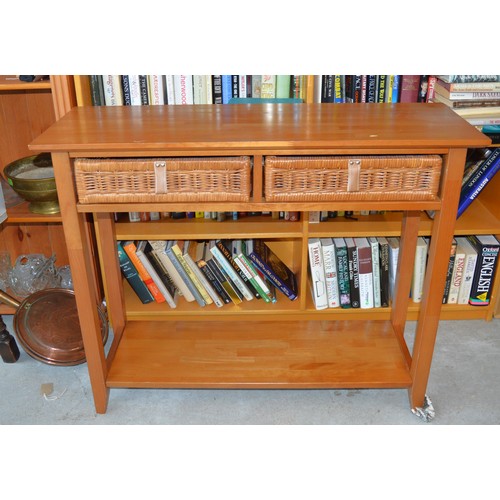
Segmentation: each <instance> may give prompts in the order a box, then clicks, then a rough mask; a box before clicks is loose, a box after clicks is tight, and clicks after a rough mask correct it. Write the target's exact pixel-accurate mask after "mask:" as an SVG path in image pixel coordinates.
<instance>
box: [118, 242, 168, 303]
mask: <svg viewBox="0 0 500 500" xmlns="http://www.w3.org/2000/svg"><path fill="white" fill-rule="evenodd" d="M122 246H123V250H125V252H126V254H127V255H128V257H129V259H130V260H131V261H132V263H133V264H134V266H135V268H136V269H137V272H138V273H139V276H140V277H141V279H142V281H144V283H145V284H146V286H147V287H148V290H149V291H150V292H151V295H153V297H154V298H155V300H156V302H158V303H162V302H165V297H164V296H163V294H162V293H161V292H160V290H159V288H158V286H157V285H156V283H155V282H154V281H153V278H151V275H150V274H149V273H148V271H147V270H146V268H145V267H144V264H143V263H142V262H141V260H140V259H139V257H138V255H137V253H136V252H137V247H136V245H135V243H134V242H133V241H124V242H123V243H122Z"/></svg>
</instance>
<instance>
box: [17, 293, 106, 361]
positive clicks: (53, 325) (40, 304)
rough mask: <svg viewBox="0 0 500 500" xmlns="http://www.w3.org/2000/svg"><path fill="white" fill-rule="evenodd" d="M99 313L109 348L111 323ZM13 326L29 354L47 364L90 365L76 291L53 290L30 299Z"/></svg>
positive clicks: (24, 303)
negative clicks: (83, 337)
mask: <svg viewBox="0 0 500 500" xmlns="http://www.w3.org/2000/svg"><path fill="white" fill-rule="evenodd" d="M98 311H99V316H100V318H101V334H102V338H103V344H105V343H106V341H107V338H108V322H107V319H106V315H105V314H104V312H103V311H102V310H101V309H98ZM13 325H14V329H15V331H16V334H17V338H18V340H19V343H20V344H21V345H22V347H23V348H24V350H25V351H26V353H27V354H28V355H30V356H31V357H33V358H35V359H37V360H39V361H42V362H43V363H47V364H49V365H59V366H73V365H78V364H81V363H84V362H85V361H86V358H85V351H84V347H83V339H82V333H81V330H80V322H79V320H78V312H77V308H76V300H75V295H74V292H73V291H72V290H67V289H64V288H50V289H46V290H41V291H39V292H36V293H34V294H32V295H30V296H29V297H28V298H26V299H25V300H24V301H23V302H22V303H21V304H20V305H19V307H18V309H17V311H16V314H15V316H14V321H13Z"/></svg>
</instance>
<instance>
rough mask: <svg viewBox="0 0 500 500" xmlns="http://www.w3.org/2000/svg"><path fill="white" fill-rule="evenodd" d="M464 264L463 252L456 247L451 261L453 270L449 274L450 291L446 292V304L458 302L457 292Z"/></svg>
mask: <svg viewBox="0 0 500 500" xmlns="http://www.w3.org/2000/svg"><path fill="white" fill-rule="evenodd" d="M464 266H465V253H464V252H463V251H461V250H460V249H459V248H458V245H457V251H456V253H455V262H454V263H453V272H452V275H451V283H450V291H449V292H448V299H447V301H446V303H447V304H457V303H458V293H459V291H460V285H461V283H462V277H463V275H464Z"/></svg>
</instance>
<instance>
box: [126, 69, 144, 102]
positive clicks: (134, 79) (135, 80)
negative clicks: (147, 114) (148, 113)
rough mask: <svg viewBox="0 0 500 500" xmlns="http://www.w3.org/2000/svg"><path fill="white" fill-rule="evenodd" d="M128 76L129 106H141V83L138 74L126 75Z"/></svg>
mask: <svg viewBox="0 0 500 500" xmlns="http://www.w3.org/2000/svg"><path fill="white" fill-rule="evenodd" d="M127 76H128V86H129V91H130V105H131V106H141V105H142V100H141V84H140V79H139V75H127Z"/></svg>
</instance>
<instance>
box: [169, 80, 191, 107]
mask: <svg viewBox="0 0 500 500" xmlns="http://www.w3.org/2000/svg"><path fill="white" fill-rule="evenodd" d="M174 99H175V104H193V103H194V97H193V75H174Z"/></svg>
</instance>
